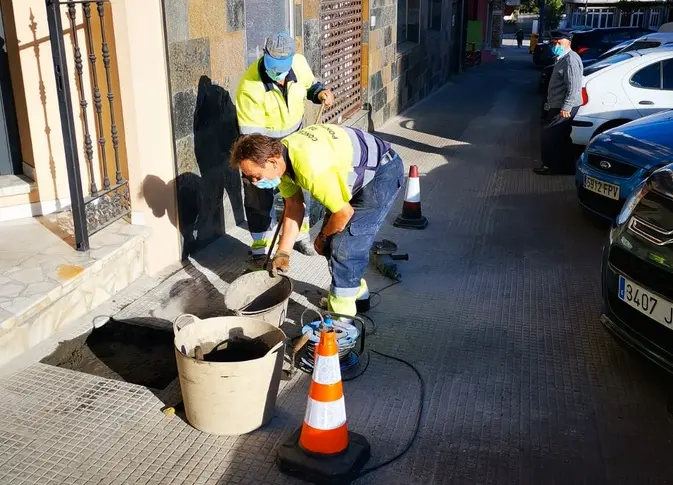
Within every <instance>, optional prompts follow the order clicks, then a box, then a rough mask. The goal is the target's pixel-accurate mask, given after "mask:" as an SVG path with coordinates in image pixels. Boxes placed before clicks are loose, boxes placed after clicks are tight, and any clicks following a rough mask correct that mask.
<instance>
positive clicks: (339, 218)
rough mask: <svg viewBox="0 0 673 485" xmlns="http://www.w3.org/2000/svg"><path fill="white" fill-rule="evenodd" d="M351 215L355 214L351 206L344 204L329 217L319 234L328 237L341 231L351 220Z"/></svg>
mask: <svg viewBox="0 0 673 485" xmlns="http://www.w3.org/2000/svg"><path fill="white" fill-rule="evenodd" d="M353 214H355V210H354V209H353V206H352V205H350V204H349V203H348V202H346V204H345V205H344V206H343V207H342V208H341V209H339V210H338V211H337V212H335V213H333V214H331V215H330V216H329V219H328V220H327V224H325V227H323V228H322V231H320V232H321V233H322V234H323V235H324V236H325V237H330V236H333V235H334V234H336V233H339V232H341V231H343V230H344V229H345V228H346V226H347V225H348V223H349V222H350V220H351V219H352V218H353Z"/></svg>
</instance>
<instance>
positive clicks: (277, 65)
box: [264, 54, 292, 72]
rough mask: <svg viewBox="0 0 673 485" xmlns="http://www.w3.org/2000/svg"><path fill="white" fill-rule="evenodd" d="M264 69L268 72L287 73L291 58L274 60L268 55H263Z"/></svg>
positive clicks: (290, 65)
mask: <svg viewBox="0 0 673 485" xmlns="http://www.w3.org/2000/svg"><path fill="white" fill-rule="evenodd" d="M264 67H265V68H266V69H267V70H269V71H276V72H287V71H289V70H290V68H292V56H290V57H286V58H285V59H276V58H275V57H271V56H270V55H269V54H264Z"/></svg>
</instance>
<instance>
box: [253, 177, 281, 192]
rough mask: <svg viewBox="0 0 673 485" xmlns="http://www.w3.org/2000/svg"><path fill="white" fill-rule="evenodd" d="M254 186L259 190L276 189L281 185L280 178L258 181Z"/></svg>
mask: <svg viewBox="0 0 673 485" xmlns="http://www.w3.org/2000/svg"><path fill="white" fill-rule="evenodd" d="M252 185H254V186H255V187H257V188H258V189H275V188H276V187H278V186H279V185H280V177H276V178H273V179H271V180H269V179H262V180H258V181H257V182H253V183H252Z"/></svg>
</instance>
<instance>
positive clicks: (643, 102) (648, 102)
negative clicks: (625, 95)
mask: <svg viewBox="0 0 673 485" xmlns="http://www.w3.org/2000/svg"><path fill="white" fill-rule="evenodd" d="M638 104H644V105H646V106H652V105H653V104H654V101H641V102H640V103H638Z"/></svg>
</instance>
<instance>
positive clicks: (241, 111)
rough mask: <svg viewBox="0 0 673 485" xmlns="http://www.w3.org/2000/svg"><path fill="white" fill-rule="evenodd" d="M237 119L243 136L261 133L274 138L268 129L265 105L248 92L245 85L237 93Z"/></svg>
mask: <svg viewBox="0 0 673 485" xmlns="http://www.w3.org/2000/svg"><path fill="white" fill-rule="evenodd" d="M236 117H237V118H238V127H239V130H240V132H241V135H250V134H252V133H260V134H262V135H267V136H272V137H273V136H274V134H273V133H270V132H269V131H268V130H267V129H266V113H265V112H264V106H263V104H262V103H261V102H260V101H259V100H256V99H254V97H253V96H251V95H250V94H249V93H248V92H246V90H245V85H241V87H240V88H239V90H238V92H237V93H236Z"/></svg>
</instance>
